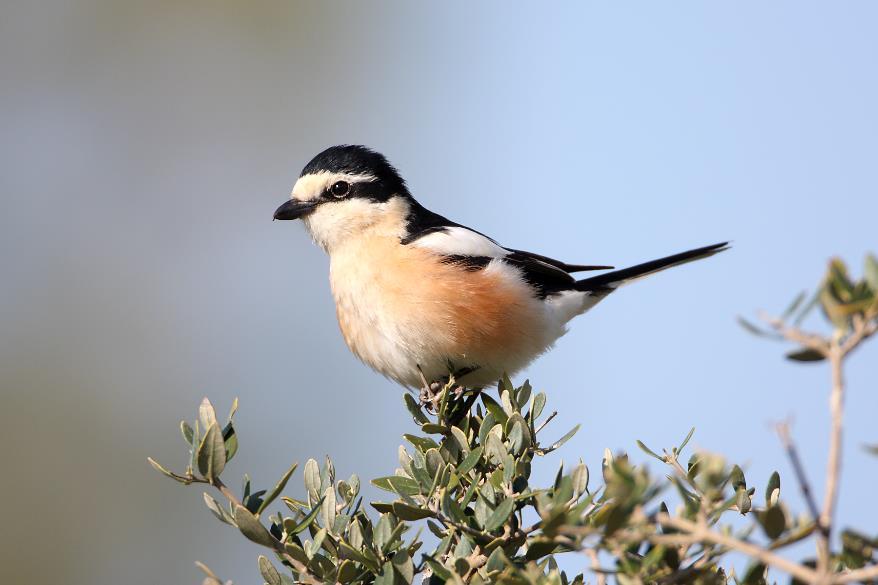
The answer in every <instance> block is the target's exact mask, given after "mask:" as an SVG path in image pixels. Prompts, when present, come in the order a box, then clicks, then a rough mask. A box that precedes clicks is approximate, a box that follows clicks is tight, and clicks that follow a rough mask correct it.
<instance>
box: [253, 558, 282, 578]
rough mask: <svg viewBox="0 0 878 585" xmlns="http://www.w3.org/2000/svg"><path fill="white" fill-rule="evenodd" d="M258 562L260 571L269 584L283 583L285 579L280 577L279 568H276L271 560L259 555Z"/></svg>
mask: <svg viewBox="0 0 878 585" xmlns="http://www.w3.org/2000/svg"><path fill="white" fill-rule="evenodd" d="M258 563H259V573H260V574H261V575H262V578H263V579H265V582H266V583H267V584H268V585H282V583H283V581H281V579H280V573H278V572H277V569H275V568H274V565H272V564H271V561H269V560H268V559H267V558H265V557H264V556H262V555H259V559H258Z"/></svg>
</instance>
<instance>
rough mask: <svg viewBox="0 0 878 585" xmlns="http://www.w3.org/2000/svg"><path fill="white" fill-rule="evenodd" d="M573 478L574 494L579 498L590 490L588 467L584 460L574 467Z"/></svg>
mask: <svg viewBox="0 0 878 585" xmlns="http://www.w3.org/2000/svg"><path fill="white" fill-rule="evenodd" d="M571 479H572V480H573V495H574V496H575V497H577V498H578V497H579V496H580V495H582V494H584V493H585V492H587V491H588V467H586V466H585V464H584V463H583V462H582V460H580V461H579V465H577V466H576V467H575V468H574V469H573V473H572V474H571Z"/></svg>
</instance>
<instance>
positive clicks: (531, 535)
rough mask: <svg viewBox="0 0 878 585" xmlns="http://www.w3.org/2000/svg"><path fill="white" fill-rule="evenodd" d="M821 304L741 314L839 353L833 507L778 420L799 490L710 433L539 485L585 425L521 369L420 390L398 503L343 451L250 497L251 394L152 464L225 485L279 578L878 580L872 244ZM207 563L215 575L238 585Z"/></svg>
mask: <svg viewBox="0 0 878 585" xmlns="http://www.w3.org/2000/svg"><path fill="white" fill-rule="evenodd" d="M805 299H806V296H805V295H800V296H799V297H798V298H797V299H796V300H795V301H794V302H793V304H792V305H791V306H790V308H789V309H788V310H787V311H786V312H784V313H783V315H782V316H780V317H770V316H762V318H761V319H762V321H763V323H764V325H763V326H762V327H757V326H755V325H752V324H751V323H749V322H746V321H743V320H742V325H744V326H745V327H746V328H748V329H749V330H750V331H752V332H753V333H756V334H758V335H762V336H766V337H773V338H776V339H778V340H782V341H786V342H788V343H792V344H794V345H795V349H793V350H792V351H791V352H790V353H789V354H787V357H788V358H790V359H791V360H795V361H798V362H809V361H820V360H827V361H828V362H829V363H830V365H831V372H832V379H831V389H830V392H829V397H830V416H831V432H830V437H829V456H828V462H827V470H826V475H825V482H824V485H823V488H822V490H819V491H822V495H823V502H822V504H818V503H817V501H816V499H815V498H816V497H817V491H815V490H814V489H813V488H812V487H811V486H810V485H809V483H808V480H807V478H806V473H805V470H804V469H803V468H802V464H801V462H800V461H799V458H798V454H797V451H796V448H795V444H794V442H793V440H792V438H791V434H790V431H789V428H788V427H787V425H786V424H780V425H778V431H779V436H780V438H781V442H782V446H783V448H784V450H785V452H786V455H787V456H788V457H789V458H790V461H791V463H792V467H793V469H794V471H795V478H794V479H793V481H792V482H789V483H786V482H785V483H784V487H783V489H782V488H781V479H780V477H779V475H778V473H777V472H775V473H773V474H771V476H770V477H767V478H758V479H756V478H747V477H746V476H745V473H744V471H743V470H742V469H741V467H739V466H737V465H734V464H731V463H730V462H728V461H726V459H725V458H724V457H722V456H720V455H717V454H713V453H707V452H691V449H687V446H688V445H689V441H690V439H691V438H692V435H693V431H694V429H693V430H692V431H689V432H688V434H687V433H681V440H680V442H679V443H678V444H677V445H672V446H667V447H666V448H656V447H655V446H653V447H647V446H646V445H644V444H643V443H642V442H640V441H637V442H636V444H637V446H638V447H639V448H640V449H642V450H643V451H645V452H646V453H647V454H649V455H650V456H652V457H653V458H654V459H655V460H656V461H657V463H656V464H653V465H651V466H645V465H634V464H633V463H631V462H630V461H629V460H628V457H627V456H626V455H625V454H624V453H621V452H619V453H617V454H613V453H611V452H610V451H609V450H607V451H605V454H604V457H603V460H602V461H600V462H599V463H596V464H593V465H592V466H591V467H589V466H588V465H586V464H585V463H583V462H579V463H578V464H577V465H574V466H572V467H570V468H565V467H563V466H561V467H559V468H558V471H557V474H556V475H555V478H554V481H553V482H552V483H551V484H550V485H542V486H541V485H533V484H532V483H531V477H532V469H533V466H534V465H535V464H537V463H538V462H540V460H541V459H543V458H545V457H550V456H552V455H553V454H554V452H555V451H556V450H557V449H558V448H559V447H561V445H563V444H564V443H565V441H567V440H568V439H570V437H572V436H573V434H574V433H575V432H576V431H577V428H574V429H572V430H570V431H569V432H566V433H559V432H557V431H556V430H555V429H553V428H552V427H551V426H550V425H549V423H550V421H551V420H552V419H553V417H554V416H555V413H554V412H551V413H550V412H549V411H548V410H547V409H546V406H547V402H548V399H547V396H546V394H544V393H542V392H535V391H534V390H533V389H532V387H531V385H530V384H529V383H528V382H524V383H523V384H521V385H519V386H516V385H515V384H513V383H512V382H511V381H510V380H509V379H503V380H502V381H500V383H499V385H498V387H497V390H496V392H494V391H493V390H491V391H487V390H485V391H481V392H476V391H473V390H469V389H466V388H461V387H459V386H458V385H456V384H455V382H454V379H453V377H451V378H450V379H449V380H448V382H447V383H445V384H444V385H435V386H434V388H435V391H433V392H428V393H426V395H427V396H428V398H427V399H421V400H418V399H416V398H415V397H413V396H412V395H410V394H406V395H405V396H404V404H405V408H406V409H407V410H408V412H409V413H410V414H411V417H412V419H413V421H414V424H415V425H416V430H415V432H412V433H410V434H405V435H403V436H404V438H405V442H406V444H405V445H403V446H401V447H400V448H399V467H398V468H397V469H396V470H395V471H394V472H393V473H391V474H389V475H387V476H385V477H379V478H376V479H372V480H371V483H372V484H373V485H375V486H377V487H378V488H380V489H381V490H384V491H385V492H386V493H387V497H386V499H385V501H381V502H371V503H368V504H366V503H364V501H363V498H362V497H361V496H360V487H361V482H360V478H359V477H358V476H356V475H352V476H351V477H350V478H348V479H346V480H344V479H338V478H337V477H336V470H335V468H334V466H333V464H332V461H331V460H329V459H328V458H327V459H326V460H325V461H324V462H323V463H322V464H320V463H318V462H317V461H315V460H314V459H311V460H309V461H307V462H306V463H305V465H304V466H303V469H302V473H301V475H302V477H303V480H304V490H302V491H292V490H291V493H294V494H296V495H295V496H294V495H284V494H286V493H287V489H286V488H287V484H288V481H289V480H290V478H291V476H292V475H293V474H294V472H295V471H296V469H297V465H295V464H294V465H293V466H291V467H290V468H289V469H288V470H287V472H286V473H285V474H284V475H283V476H282V477H281V478H280V480H279V481H278V482H277V483H276V484H275V485H274V486H273V487H271V488H270V489H257V488H255V487H254V486H252V485H251V482H250V479H249V478H248V477H247V476H246V475H245V476H244V480H243V486H242V488H241V490H240V491H238V492H236V491H234V490H233V489H231V488H230V487H229V486H228V485H227V484H226V483H225V477H226V473H225V472H226V466H227V464H228V462H229V461H231V460H232V458H233V457H234V456H235V453H236V452H237V449H238V434H237V432H236V429H235V426H234V423H233V418H234V414H235V410H236V409H237V401H236V402H235V404H234V405H233V406H232V409H231V412H230V413H229V416H228V418H227V419H226V420H225V421H220V420H219V419H218V418H217V415H216V412H215V410H214V407H213V406H212V405H211V403H210V402H209V401H208V400H207V399H205V400H204V401H203V402H202V404H201V406H200V408H199V411H198V417H197V419H196V420H195V421H194V422H193V423H191V424H190V423H188V422H185V421H184V422H182V423H181V425H180V426H181V431H182V435H183V439H184V440H185V442H186V444H187V445H188V448H189V458H188V464H187V466H186V468H185V470H184V471H183V472H182V473H174V472H172V471H169V470H167V469H166V468H165V467H163V466H161V465H160V464H159V463H157V462H156V461H154V460H152V459H150V460H149V461H150V463H151V464H152V465H153V466H154V467H155V468H156V469H157V470H158V471H160V472H161V473H163V474H164V475H166V476H168V477H170V478H171V479H173V480H175V481H177V482H180V483H181V484H185V485H192V484H203V485H205V486H207V487H209V488H213V489H211V490H209V491H207V492H205V493H204V503H205V505H206V506H207V508H208V509H209V510H210V511H211V512H212V513H213V515H214V516H216V518H217V519H218V520H219V521H220V522H223V523H225V524H227V525H229V526H230V527H231V529H235V530H238V531H240V533H241V534H242V535H243V536H244V537H245V538H246V539H248V540H250V541H251V542H253V543H255V544H256V545H259V546H260V547H262V548H263V549H264V552H265V554H264V556H259V557H258V562H257V565H258V570H259V572H260V573H261V576H262V578H263V579H264V581H265V582H266V583H267V584H269V585H291V584H293V583H307V584H319V583H331V584H339V583H341V584H348V583H362V584H370V583H371V584H375V585H404V584H408V583H412V582H414V581H415V580H424V581H426V582H429V583H445V582H448V583H454V584H463V583H473V584H477V583H509V584H529V583H539V584H543V583H545V584H551V585H568V584H581V583H586V582H591V583H597V584H599V585H603V584H605V583H607V581H608V580H612V581H615V582H617V583H620V584H622V585H629V584H637V583H711V584H712V583H716V584H721V583H737V584H760V583H766V580H767V579H769V578H776V577H780V578H783V579H786V578H787V577H784V576H783V574H785V575H787V576H788V578H789V579H791V582H793V583H815V584H831V583H854V582H876V583H878V564H876V551H878V537H876V535H874V534H867V533H865V532H860V531H857V530H854V529H844V530H839V529H838V528H837V527H836V525H835V508H836V500H837V494H838V485H839V481H840V478H841V475H840V470H841V459H840V456H841V434H842V420H843V419H842V413H843V404H844V393H845V384H844V380H843V366H844V363H845V360H846V358H847V357H848V356H849V355H850V353H851V352H852V351H853V350H854V349H856V348H857V347H859V346H860V345H861V344H862V343H863V341H864V340H866V339H867V338H868V337H870V336H871V335H873V334H874V333H876V331H878V261H876V259H875V258H874V257H872V256H870V257H869V258H868V259H867V262H866V270H865V276H864V277H863V278H862V279H861V280H859V281H853V280H852V279H851V277H850V276H849V275H848V272H847V270H846V268H845V266H844V264H843V263H842V262H841V261H839V260H833V261H832V262H831V263H830V266H829V270H828V272H827V275H826V277H825V278H824V279H823V281H822V282H821V284H820V286H819V287H818V290H817V292H816V294H815V295H814V296H813V299H812V300H811V301H808V302H806V301H805ZM814 307H820V309H821V310H822V313H823V315H824V316H825V318H826V321H827V322H828V323H829V324H830V325H831V332H830V333H828V334H826V335H823V334H818V333H813V332H808V331H804V330H802V329H800V324H801V322H802V319H803V318H804V316H805V315H807V314H808V312H809V311H811V310H812V309H813V308H814ZM814 399H818V397H814ZM874 450H876V451H878V448H874ZM790 484H791V485H792V486H793V487H792V488H791V487H789V485H790ZM791 489H792V490H800V491H801V492H802V494H803V496H804V497H803V499H804V501H805V502H806V505H807V510H805V511H802V512H801V513H796V512H794V511H793V510H792V509H791V507H790V506H789V505H788V504H787V502H786V500H785V494H786V493H787V492H788V491H789V490H791ZM666 502H670V506H669V505H668V504H667V503H666ZM741 516H743V519H742V518H741ZM735 517H737V519H735ZM423 529H426V530H429V531H430V532H432V533H433V534H434V535H435V536H436V538H435V539H429V540H430V541H431V542H437V541H438V544H436V545H435V546H431V547H430V550H425V547H424V541H423V540H422V539H421V538H420V535H421V534H422V530H423ZM807 539H810V540H813V541H814V543H815V547H814V555H813V558H806V559H803V560H801V561H800V562H797V561H793V560H790V559H789V556H788V555H786V554H783V553H784V551H783V549H784V548H785V547H788V546H789V545H791V544H793V543H797V542H801V541H804V540H807ZM729 553H736V557H737V558H740V557H741V556H743V557H745V558H746V559H747V561H748V565H747V568H746V570H744V571H743V572H741V573H736V572H735V570H734V568H733V567H732V563H731V562H730V561H729V558H728V555H729ZM560 555H566V556H568V557H571V558H572V561H571V562H566V563H565V567H569V566H576V567H581V571H580V572H579V573H578V574H575V575H571V574H568V572H565V571H562V570H560V569H559V566H558V563H557V558H558V557H559V556H560ZM199 566H200V567H201V568H202V570H203V571H204V572H205V574H206V578H205V580H204V584H205V585H223V582H222V581H221V580H220V578H219V577H217V576H216V575H215V574H214V573H213V572H212V571H211V570H210V569H208V568H207V567H206V566H205V565H202V564H200V563H199ZM738 566H739V567H740V566H742V565H741V564H740V563H738ZM769 569H771V572H770V573H769Z"/></svg>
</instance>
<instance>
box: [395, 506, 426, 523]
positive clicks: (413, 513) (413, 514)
mask: <svg viewBox="0 0 878 585" xmlns="http://www.w3.org/2000/svg"><path fill="white" fill-rule="evenodd" d="M393 513H394V514H395V515H396V517H397V518H399V519H400V520H407V521H410V522H413V521H415V520H421V519H422V518H432V517H433V516H434V514H433V512H431V511H430V510H428V509H424V508H418V507H417V506H410V505H409V504H406V503H404V502H393Z"/></svg>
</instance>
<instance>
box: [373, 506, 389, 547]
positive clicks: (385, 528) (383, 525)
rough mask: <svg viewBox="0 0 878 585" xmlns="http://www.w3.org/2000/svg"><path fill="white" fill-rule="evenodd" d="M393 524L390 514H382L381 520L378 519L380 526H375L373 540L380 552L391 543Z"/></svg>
mask: <svg viewBox="0 0 878 585" xmlns="http://www.w3.org/2000/svg"><path fill="white" fill-rule="evenodd" d="M391 522H392V521H391V519H390V514H382V515H381V518H379V519H378V524H376V525H375V530H374V532H373V534H372V540H373V542H374V543H375V546H376V547H377V548H378V549H379V550H381V549H383V548H384V546H385V545H386V544H387V543H389V542H390V535H391V534H392V533H393V526H392V525H391Z"/></svg>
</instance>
